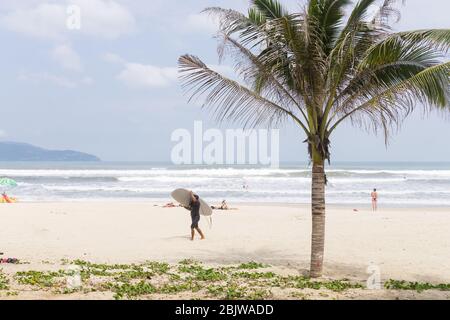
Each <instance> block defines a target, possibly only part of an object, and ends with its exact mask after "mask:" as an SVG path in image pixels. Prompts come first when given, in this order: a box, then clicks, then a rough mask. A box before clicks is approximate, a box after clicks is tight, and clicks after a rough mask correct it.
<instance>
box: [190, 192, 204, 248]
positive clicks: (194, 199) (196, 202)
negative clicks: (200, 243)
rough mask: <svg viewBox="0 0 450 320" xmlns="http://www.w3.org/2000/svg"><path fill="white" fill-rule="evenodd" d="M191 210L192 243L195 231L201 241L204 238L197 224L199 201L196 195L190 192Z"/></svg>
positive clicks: (198, 220)
mask: <svg viewBox="0 0 450 320" xmlns="http://www.w3.org/2000/svg"><path fill="white" fill-rule="evenodd" d="M189 206H190V208H191V219H192V224H191V241H194V236H195V230H197V232H198V233H199V235H200V237H201V239H202V240H204V239H205V236H204V234H203V232H202V230H201V229H200V228H199V226H198V223H199V222H200V200H199V197H198V195H196V194H194V193H193V192H192V191H191V202H190V203H189Z"/></svg>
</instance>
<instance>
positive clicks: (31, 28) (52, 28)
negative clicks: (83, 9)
mask: <svg viewBox="0 0 450 320" xmlns="http://www.w3.org/2000/svg"><path fill="white" fill-rule="evenodd" d="M0 23H1V25H3V26H5V27H6V28H7V29H9V30H12V31H15V32H18V33H22V34H26V35H29V36H33V37H43V38H51V39H60V38H61V37H62V31H63V29H64V28H65V23H66V12H65V8H64V6H62V5H57V4H50V3H43V4H40V5H38V6H37V7H34V8H27V9H18V10H15V11H12V12H10V13H8V14H6V15H5V16H3V17H1V18H0Z"/></svg>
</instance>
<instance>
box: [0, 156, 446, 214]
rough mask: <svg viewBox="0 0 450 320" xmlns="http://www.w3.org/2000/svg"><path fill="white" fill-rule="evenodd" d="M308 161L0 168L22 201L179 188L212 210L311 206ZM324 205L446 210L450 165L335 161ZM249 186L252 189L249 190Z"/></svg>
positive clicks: (133, 196)
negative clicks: (275, 165) (374, 195)
mask: <svg viewBox="0 0 450 320" xmlns="http://www.w3.org/2000/svg"><path fill="white" fill-rule="evenodd" d="M310 169H311V168H310V166H309V165H308V164H307V163H300V164H284V165H281V167H280V168H279V169H272V168H264V167H250V166H233V167H225V166H215V167H210V166H208V167H206V166H204V167H202V166H173V165H171V164H165V163H159V164H155V163H118V162H117V163H110V162H99V163H0V177H9V178H12V179H15V180H16V181H17V182H18V186H17V187H15V188H8V189H5V188H4V187H0V190H1V191H7V193H8V194H9V195H11V196H16V197H18V198H19V200H20V201H21V202H51V201H155V202H156V201H157V202H160V201H161V202H169V201H171V199H170V192H171V191H172V190H174V189H176V188H187V189H192V190H194V191H195V192H197V193H198V194H200V195H201V197H203V198H204V199H205V200H207V201H209V202H210V203H211V204H214V203H219V202H220V201H222V200H224V199H226V200H227V201H228V202H229V203H242V202H251V203H253V202H272V203H305V204H306V203H309V202H310V183H311V172H310ZM327 172H328V174H327V177H328V180H329V183H328V186H327V203H329V204H337V205H353V204H354V205H370V193H371V191H372V189H374V188H377V189H378V193H379V196H380V205H381V206H382V205H387V206H407V207H408V206H449V207H450V163H340V162H336V163H333V164H332V165H331V166H329V167H328V168H327ZM244 186H248V188H244Z"/></svg>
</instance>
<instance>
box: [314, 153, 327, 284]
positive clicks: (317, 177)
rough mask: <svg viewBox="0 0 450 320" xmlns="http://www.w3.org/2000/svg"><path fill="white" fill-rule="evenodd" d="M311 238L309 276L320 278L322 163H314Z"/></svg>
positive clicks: (323, 223)
mask: <svg viewBox="0 0 450 320" xmlns="http://www.w3.org/2000/svg"><path fill="white" fill-rule="evenodd" d="M311 191H312V192H311V193H312V199H311V205H312V210H311V211H312V237H311V270H310V276H311V277H312V278H318V277H321V276H322V269H323V255H324V247H325V165H324V161H323V160H321V161H314V163H313V168H312V184H311Z"/></svg>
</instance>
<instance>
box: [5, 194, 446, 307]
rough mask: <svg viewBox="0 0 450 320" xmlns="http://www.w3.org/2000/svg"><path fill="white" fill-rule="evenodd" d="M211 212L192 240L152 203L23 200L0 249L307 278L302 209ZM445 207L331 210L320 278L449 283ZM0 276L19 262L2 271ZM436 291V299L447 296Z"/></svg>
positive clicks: (183, 214) (184, 222)
mask: <svg viewBox="0 0 450 320" xmlns="http://www.w3.org/2000/svg"><path fill="white" fill-rule="evenodd" d="M236 207H237V208H238V210H235V211H216V212H215V214H214V216H213V226H212V228H211V229H210V228H209V226H208V224H207V223H206V221H205V219H203V221H201V224H200V226H201V227H202V228H203V230H204V231H205V233H206V237H207V240H205V241H200V240H196V241H194V242H191V241H189V224H190V216H189V212H188V211H186V210H185V209H183V208H170V209H169V208H162V207H161V206H160V205H159V206H157V205H156V204H153V203H112V202H110V203H100V202H93V203H63V202H61V203H20V204H14V205H3V206H2V207H1V208H0V212H1V214H0V225H1V226H2V230H1V232H0V244H1V248H0V252H3V253H4V257H15V258H18V259H20V260H21V261H26V262H28V263H29V264H27V265H26V268H28V269H32V268H34V269H42V268H43V265H45V264H49V263H58V262H60V261H61V259H67V260H74V259H82V260H86V261H90V262H96V263H142V262H144V261H163V262H168V263H177V262H179V261H181V260H183V259H194V260H196V261H200V262H202V263H205V264H207V265H213V266H217V265H219V266H222V265H229V264H236V263H243V262H249V261H257V262H260V263H267V264H269V265H271V266H273V267H274V268H277V269H278V270H281V272H283V270H284V272H297V273H299V274H306V273H307V270H308V263H309V254H310V228H311V219H310V213H309V208H308V207H307V206H301V205H286V206H282V205H275V204H272V205H236ZM449 211H450V209H445V208H415V209H380V211H379V212H377V213H372V212H371V211H369V210H368V209H367V210H364V209H363V210H361V209H360V210H359V211H358V212H355V211H353V208H345V207H330V208H329V210H328V217H327V219H328V220H327V232H326V235H327V238H326V253H325V277H327V278H332V279H342V278H346V279H352V280H355V281H359V282H361V281H365V279H367V277H368V276H369V275H368V273H367V268H368V267H369V266H376V267H377V268H379V270H380V272H381V279H382V280H383V281H386V280H389V279H397V280H408V281H419V282H429V283H449V282H450V269H449V268H448V266H449V265H450V254H449V252H450V234H449V232H448V230H450V219H449V218H448V214H449ZM1 267H2V268H3V270H4V271H5V272H13V271H15V270H19V269H23V268H24V266H23V265H18V266H16V265H6V264H5V265H2V266H1ZM448 295H449V294H448V293H447V296H446V295H443V296H442V295H441V296H440V298H448Z"/></svg>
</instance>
